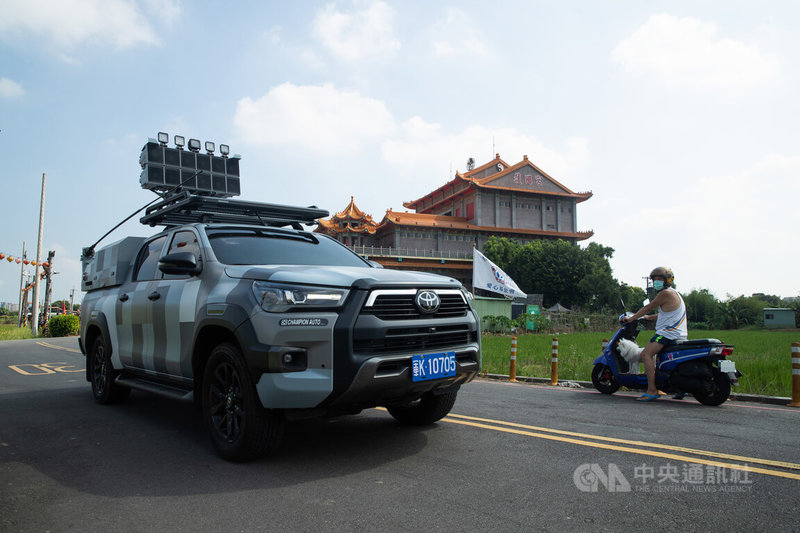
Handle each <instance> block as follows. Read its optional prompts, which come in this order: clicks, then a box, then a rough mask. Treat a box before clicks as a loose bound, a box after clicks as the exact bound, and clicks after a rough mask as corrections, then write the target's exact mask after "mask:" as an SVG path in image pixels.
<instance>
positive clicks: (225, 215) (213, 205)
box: [139, 191, 329, 230]
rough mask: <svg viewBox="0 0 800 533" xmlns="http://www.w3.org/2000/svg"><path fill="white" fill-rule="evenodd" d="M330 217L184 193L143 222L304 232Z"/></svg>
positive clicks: (286, 207) (148, 213) (310, 209)
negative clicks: (247, 225)
mask: <svg viewBox="0 0 800 533" xmlns="http://www.w3.org/2000/svg"><path fill="white" fill-rule="evenodd" d="M328 215H329V213H328V211H326V210H325V209H319V208H317V207H315V206H311V207H293V206H289V205H280V204H266V203H260V202H248V201H245V200H231V199H229V198H216V197H212V196H198V195H193V194H189V192H188V191H181V192H178V193H175V194H173V195H170V196H168V197H167V198H164V199H163V200H162V201H160V202H158V203H157V204H153V205H152V206H150V207H148V208H147V210H146V211H145V215H144V216H143V217H142V218H140V219H139V222H141V223H142V224H145V225H149V226H168V227H169V226H178V225H181V224H190V223H193V222H206V223H212V222H221V223H224V224H250V225H257V226H291V227H293V228H295V229H298V230H302V229H303V227H302V226H301V224H307V225H311V224H316V222H317V219H319V218H324V217H327V216H328Z"/></svg>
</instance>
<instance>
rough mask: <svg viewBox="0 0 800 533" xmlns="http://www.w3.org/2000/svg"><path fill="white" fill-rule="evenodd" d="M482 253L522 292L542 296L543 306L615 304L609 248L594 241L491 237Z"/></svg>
mask: <svg viewBox="0 0 800 533" xmlns="http://www.w3.org/2000/svg"><path fill="white" fill-rule="evenodd" d="M483 252H484V254H485V255H486V257H488V258H489V259H490V260H492V261H493V262H494V263H496V264H497V265H498V266H500V268H502V269H503V270H504V271H505V272H506V273H507V274H508V275H509V276H511V278H512V279H514V281H516V282H517V284H518V285H519V286H520V288H521V289H522V290H523V291H524V292H527V293H533V294H542V295H544V305H545V306H548V307H549V306H551V305H554V304H556V303H561V304H562V305H565V306H567V307H581V308H584V309H587V310H593V311H599V310H602V309H606V308H609V307H612V308H616V307H617V306H618V304H617V302H618V301H619V296H620V292H619V283H618V282H617V280H615V279H614V277H613V275H612V271H611V266H610V264H609V261H608V260H609V258H610V257H611V256H612V255H613V253H614V250H613V249H612V248H609V247H606V246H602V245H600V244H597V243H591V244H589V246H587V247H586V248H580V247H579V246H576V245H574V244H572V243H569V242H566V241H562V240H557V241H549V240H536V241H532V242H529V243H527V244H525V245H520V244H519V243H517V242H516V241H513V240H510V239H505V238H496V237H492V238H491V239H489V241H488V242H487V244H486V245H485V246H484V249H483Z"/></svg>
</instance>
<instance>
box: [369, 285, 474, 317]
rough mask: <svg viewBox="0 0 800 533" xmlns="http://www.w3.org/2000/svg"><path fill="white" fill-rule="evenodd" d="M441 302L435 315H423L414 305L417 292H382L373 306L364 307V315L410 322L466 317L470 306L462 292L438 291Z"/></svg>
mask: <svg viewBox="0 0 800 533" xmlns="http://www.w3.org/2000/svg"><path fill="white" fill-rule="evenodd" d="M436 293H437V294H438V295H439V298H440V300H441V304H440V305H439V309H438V310H437V311H436V312H435V313H424V314H423V313H421V312H420V310H419V309H418V308H417V306H416V305H415V304H414V297H415V296H416V293H415V292H411V291H382V292H381V293H380V294H379V295H378V296H377V297H376V298H375V301H374V303H372V305H371V306H368V307H364V308H363V309H362V310H361V313H362V314H372V315H375V316H376V317H378V318H380V319H382V320H408V319H415V318H425V319H429V318H453V317H459V316H464V315H465V314H466V313H467V310H468V309H469V305H468V304H467V302H465V301H464V297H463V296H462V295H461V291H436Z"/></svg>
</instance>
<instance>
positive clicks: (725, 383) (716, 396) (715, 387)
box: [692, 372, 731, 405]
mask: <svg viewBox="0 0 800 533" xmlns="http://www.w3.org/2000/svg"><path fill="white" fill-rule="evenodd" d="M692 394H693V395H694V397H695V399H696V400H697V401H698V402H700V403H702V404H703V405H720V404H723V403H725V400H727V399H728V396H730V394H731V382H730V380H729V379H728V376H727V375H725V374H722V373H720V372H714V374H713V377H712V378H711V380H710V381H709V383H708V384H707V386H706V387H705V388H704V389H703V390H698V391H693V392H692Z"/></svg>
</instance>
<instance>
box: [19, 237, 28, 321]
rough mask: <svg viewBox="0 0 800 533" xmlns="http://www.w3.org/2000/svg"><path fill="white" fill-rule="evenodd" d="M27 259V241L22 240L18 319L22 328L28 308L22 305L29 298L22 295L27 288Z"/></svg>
mask: <svg viewBox="0 0 800 533" xmlns="http://www.w3.org/2000/svg"><path fill="white" fill-rule="evenodd" d="M25 259H26V257H25V241H22V262H20V265H21V266H20V267H19V320H17V327H20V328H21V327H22V316H23V313H25V314H27V313H26V309H24V308H23V307H22V305H23V303H24V300H27V298H24V297H23V296H22V295H23V290H22V289H24V288H25Z"/></svg>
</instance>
